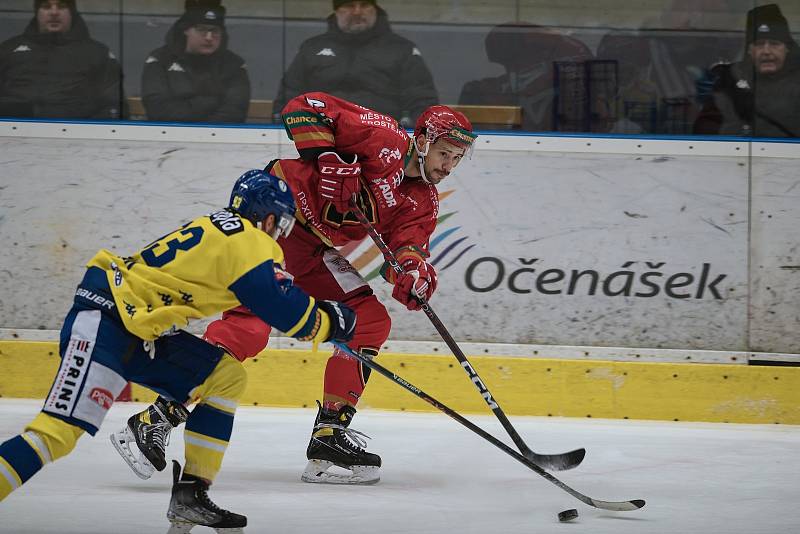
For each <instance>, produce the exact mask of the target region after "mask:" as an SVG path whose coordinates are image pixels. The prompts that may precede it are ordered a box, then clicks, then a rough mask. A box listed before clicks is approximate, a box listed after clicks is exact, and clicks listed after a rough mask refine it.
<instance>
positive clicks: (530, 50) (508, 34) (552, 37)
mask: <svg viewBox="0 0 800 534" xmlns="http://www.w3.org/2000/svg"><path fill="white" fill-rule="evenodd" d="M485 47H486V56H487V57H488V58H489V61H490V62H492V63H499V64H500V65H502V66H503V68H504V69H505V71H506V73H505V74H503V75H502V76H497V77H494V78H483V79H480V80H472V81H469V82H467V83H465V84H464V86H463V87H462V88H461V95H460V96H459V97H458V103H459V104H465V105H476V106H519V107H521V108H522V128H523V129H524V130H529V131H540V132H541V131H553V130H564V131H567V130H569V131H572V130H573V128H571V127H567V126H566V125H564V124H556V120H555V115H554V113H553V104H554V98H555V96H556V91H555V84H554V78H555V72H554V68H555V67H554V62H555V61H566V62H583V61H586V60H589V59H592V53H591V51H590V50H589V48H588V47H587V46H586V45H585V44H584V43H582V42H581V41H578V40H577V39H574V38H572V37H569V36H568V35H565V34H563V33H561V32H559V31H557V30H554V29H550V28H543V27H540V26H536V25H535V24H530V23H527V22H509V23H505V24H500V25H498V26H495V27H494V28H492V30H491V31H490V32H489V33H488V35H487V36H486V41H485ZM565 89H566V88H565ZM563 94H565V95H567V94H570V96H569V98H571V99H572V100H573V103H574V104H575V108H577V109H581V110H582V109H584V108H585V101H581V102H577V100H579V99H583V98H584V97H585V92H584V91H581V96H578V97H575V96H574V95H575V93H574V91H573V92H571V91H570V90H568V89H566V90H564V91H563Z"/></svg>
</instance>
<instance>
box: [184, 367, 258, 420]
mask: <svg viewBox="0 0 800 534" xmlns="http://www.w3.org/2000/svg"><path fill="white" fill-rule="evenodd" d="M246 389H247V371H246V370H245V368H244V366H243V365H242V362H240V361H239V360H237V359H236V358H234V357H233V356H231V355H230V354H228V353H225V354H224V355H223V356H222V358H221V359H220V360H219V362H218V363H217V366H216V367H215V368H214V370H213V371H212V372H211V374H210V375H208V378H206V380H205V382H203V383H202V384H200V385H199V386H198V387H197V388H195V390H194V391H193V392H192V397H193V398H194V399H198V400H200V401H201V402H203V403H206V404H210V405H212V406H214V407H216V408H217V409H220V410H223V411H226V412H233V411H235V410H236V405H237V404H238V403H239V399H241V398H242V396H243V395H244V392H245V390H246Z"/></svg>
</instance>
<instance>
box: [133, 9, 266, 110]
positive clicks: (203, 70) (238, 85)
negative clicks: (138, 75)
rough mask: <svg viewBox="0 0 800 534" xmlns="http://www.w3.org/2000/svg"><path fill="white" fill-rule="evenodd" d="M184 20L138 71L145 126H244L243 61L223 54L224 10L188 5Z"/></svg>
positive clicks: (247, 85)
mask: <svg viewBox="0 0 800 534" xmlns="http://www.w3.org/2000/svg"><path fill="white" fill-rule="evenodd" d="M184 7H185V10H184V13H183V15H181V17H180V18H179V19H178V20H177V21H176V22H175V23H174V24H173V25H172V27H171V28H170V30H169V31H168V32H167V35H166V38H165V44H164V46H162V47H160V48H158V49H156V50H153V51H152V52H151V53H150V54H149V55H148V56H147V59H146V60H145V65H144V69H143V71H142V103H143V104H144V108H145V112H146V114H147V118H148V120H154V121H175V122H214V123H221V122H224V123H242V122H245V119H246V116H247V109H248V106H249V104H250V77H249V76H248V74H247V65H246V64H245V61H244V59H242V58H241V57H240V56H238V55H237V54H235V53H234V52H232V51H231V50H229V49H228V32H227V29H226V27H225V15H226V10H225V7H224V6H222V5H221V3H220V2H219V1H215V0H187V1H186V3H185V6H184Z"/></svg>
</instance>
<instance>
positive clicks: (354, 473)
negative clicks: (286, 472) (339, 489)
mask: <svg viewBox="0 0 800 534" xmlns="http://www.w3.org/2000/svg"><path fill="white" fill-rule="evenodd" d="M333 465H334V464H333V462H329V461H327V460H309V461H308V464H307V465H306V469H305V471H303V475H302V476H301V477H300V480H302V481H303V482H309V483H311V484H354V485H355V484H360V485H365V486H366V485H371V484H377V483H378V481H379V480H380V479H381V468H380V467H376V466H374V465H353V466H350V467H349V468H342V469H347V470H350V471H351V473H350V474H347V473H337V472H329V471H328V469H329V468H330V467H332V466H333Z"/></svg>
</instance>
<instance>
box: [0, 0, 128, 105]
mask: <svg viewBox="0 0 800 534" xmlns="http://www.w3.org/2000/svg"><path fill="white" fill-rule="evenodd" d="M33 10H34V17H33V19H32V20H31V21H30V23H29V24H28V26H27V27H26V28H25V30H24V31H23V33H22V34H21V35H18V36H16V37H12V38H11V39H8V40H7V41H5V42H3V43H2V44H0V116H5V117H32V118H53V119H119V118H121V117H122V116H123V115H124V113H122V111H121V110H123V109H124V108H125V106H124V98H123V97H122V88H121V81H122V69H121V67H120V65H119V62H118V61H117V60H116V58H115V57H114V55H113V54H112V53H111V51H110V50H109V49H108V47H107V46H105V45H104V44H102V43H99V42H97V41H95V40H93V39H92V38H91V37H90V35H89V29H88V28H87V26H86V23H85V22H84V20H83V17H81V15H80V13H78V10H77V5H76V3H75V0H35V1H34V2H33Z"/></svg>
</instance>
